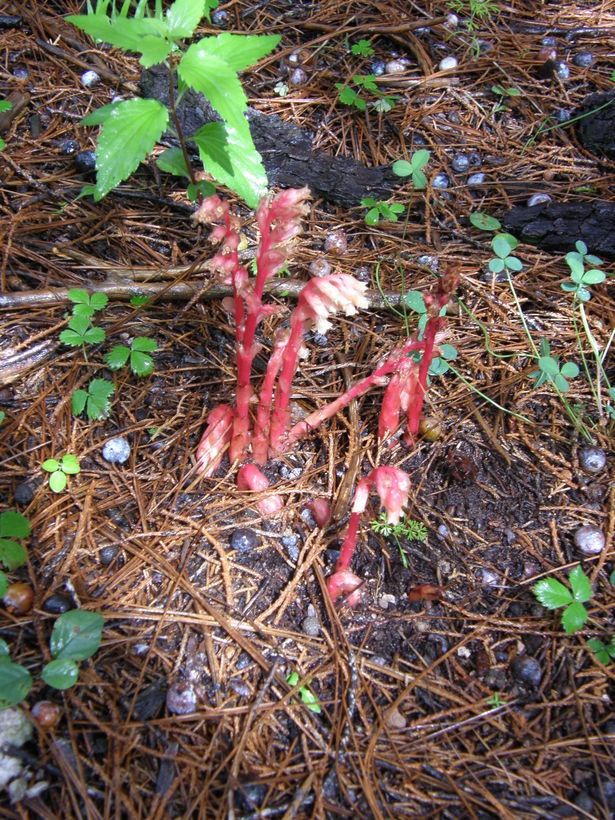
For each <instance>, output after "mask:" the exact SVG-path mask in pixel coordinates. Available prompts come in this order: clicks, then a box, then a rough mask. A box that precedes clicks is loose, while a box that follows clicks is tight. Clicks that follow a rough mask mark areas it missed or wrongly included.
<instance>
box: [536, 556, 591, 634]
mask: <svg viewBox="0 0 615 820" xmlns="http://www.w3.org/2000/svg"><path fill="white" fill-rule="evenodd" d="M568 582H569V584H570V589H568V588H567V587H565V586H564V585H563V584H561V583H560V582H559V581H556V579H555V578H543V579H542V580H540V581H538V582H537V583H536V584H534V586H533V587H532V592H533V593H534V595H535V596H536V598H537V599H538V601H540V603H541V604H542V605H543V606H546V607H547V609H560V608H562V607H564V611H563V612H562V626H563V627H564V631H565V632H567V633H568V634H570V633H572V632H578V630H579V629H581V628H582V627H583V624H584V623H585V621H586V620H587V610H586V609H585V607H584V606H583V604H585V603H587V601H589V600H590V599H591V597H592V588H591V584H590V583H589V578H588V577H587V575H585V573H584V572H583V570H582V569H581V567H580V566H576V567H575V568H574V569H573V570H572V571H571V572H570V574H569V575H568ZM571 590H572V591H571Z"/></svg>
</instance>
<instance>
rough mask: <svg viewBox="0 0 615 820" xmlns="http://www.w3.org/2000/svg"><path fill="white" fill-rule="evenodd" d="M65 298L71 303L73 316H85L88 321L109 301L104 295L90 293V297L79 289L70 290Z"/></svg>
mask: <svg viewBox="0 0 615 820" xmlns="http://www.w3.org/2000/svg"><path fill="white" fill-rule="evenodd" d="M66 296H67V298H68V300H69V301H70V302H72V303H73V316H86V317H87V318H88V319H89V318H90V317H91V316H93V315H94V314H95V313H96V311H97V310H102V309H103V308H104V307H105V306H106V304H107V302H108V301H109V299H108V296H107V294H106V293H92V294H91V295H90V294H89V293H87V292H86V291H85V290H81V288H71V290H69V291H68V293H67V294H66Z"/></svg>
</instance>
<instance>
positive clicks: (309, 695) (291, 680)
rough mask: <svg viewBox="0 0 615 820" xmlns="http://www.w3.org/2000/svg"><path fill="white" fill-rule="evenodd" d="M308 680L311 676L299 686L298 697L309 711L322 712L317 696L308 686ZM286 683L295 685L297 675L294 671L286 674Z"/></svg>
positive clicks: (309, 680)
mask: <svg viewBox="0 0 615 820" xmlns="http://www.w3.org/2000/svg"><path fill="white" fill-rule="evenodd" d="M310 682H311V678H308V679H307V680H306V682H305V683H304V684H303V686H300V687H299V690H298V691H299V697H300V698H301V701H302V703H304V704H305V706H306V707H307V708H308V709H309V710H310V712H315V713H316V714H318V715H319V714H320V713H321V712H322V709H321V707H320V703H319V702H318V698H317V697H316V695H315V694H314V693H313V692H312V690H311V689H310V688H309V684H310ZM286 683H288V685H289V686H296V685H297V684H298V683H299V675H298V674H297V673H296V672H291V673H290V674H289V675H287V676H286Z"/></svg>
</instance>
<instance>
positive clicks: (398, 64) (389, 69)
mask: <svg viewBox="0 0 615 820" xmlns="http://www.w3.org/2000/svg"><path fill="white" fill-rule="evenodd" d="M384 70H385V71H386V73H387V74H403V73H404V71H407V70H408V61H407V60H389V62H388V63H386V65H385V67H384Z"/></svg>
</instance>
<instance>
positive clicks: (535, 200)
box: [527, 194, 551, 208]
mask: <svg viewBox="0 0 615 820" xmlns="http://www.w3.org/2000/svg"><path fill="white" fill-rule="evenodd" d="M549 202H551V197H550V196H549V194H532V196H531V197H530V198H529V199H528V201H527V207H528V208H532V207H533V206H534V205H546V204H548V203H549Z"/></svg>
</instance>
